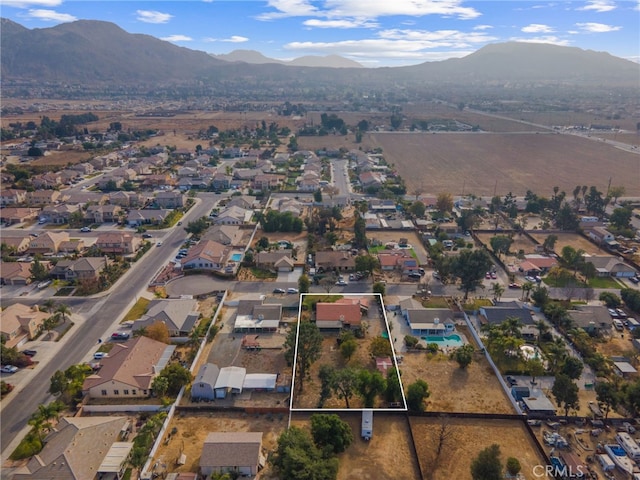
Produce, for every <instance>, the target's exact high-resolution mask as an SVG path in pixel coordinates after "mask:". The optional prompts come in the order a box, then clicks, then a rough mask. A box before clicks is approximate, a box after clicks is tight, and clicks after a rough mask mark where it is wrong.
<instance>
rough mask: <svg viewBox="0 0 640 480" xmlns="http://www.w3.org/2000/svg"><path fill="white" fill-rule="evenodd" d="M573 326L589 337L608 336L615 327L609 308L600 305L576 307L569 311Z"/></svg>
mask: <svg viewBox="0 0 640 480" xmlns="http://www.w3.org/2000/svg"><path fill="white" fill-rule="evenodd" d="M567 314H568V315H569V318H570V319H571V321H572V322H573V324H574V325H575V326H576V327H578V328H581V329H582V330H584V331H585V332H587V333H588V334H589V335H592V336H596V335H608V334H610V333H611V329H612V327H613V320H612V319H611V315H609V311H608V310H607V307H603V306H599V305H576V306H574V307H572V308H571V310H568V311H567Z"/></svg>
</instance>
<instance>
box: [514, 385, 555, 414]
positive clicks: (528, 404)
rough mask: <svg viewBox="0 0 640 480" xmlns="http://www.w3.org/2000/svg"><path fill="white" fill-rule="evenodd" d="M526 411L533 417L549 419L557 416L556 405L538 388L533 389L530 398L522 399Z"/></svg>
mask: <svg viewBox="0 0 640 480" xmlns="http://www.w3.org/2000/svg"><path fill="white" fill-rule="evenodd" d="M521 401H522V403H524V409H525V411H526V412H527V414H528V415H529V416H531V417H547V416H553V415H555V414H556V407H555V405H554V404H553V403H552V402H551V400H549V399H548V398H547V396H546V395H545V394H544V393H543V392H542V391H541V390H540V389H538V388H535V389H533V391H531V392H530V393H529V396H528V397H523V398H522V400H521Z"/></svg>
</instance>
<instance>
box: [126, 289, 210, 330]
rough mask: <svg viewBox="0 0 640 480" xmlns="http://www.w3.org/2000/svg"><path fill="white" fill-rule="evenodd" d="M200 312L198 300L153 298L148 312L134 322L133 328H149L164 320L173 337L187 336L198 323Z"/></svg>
mask: <svg viewBox="0 0 640 480" xmlns="http://www.w3.org/2000/svg"><path fill="white" fill-rule="evenodd" d="M199 320H200V312H198V301H197V300H193V299H185V298H181V299H155V300H152V301H151V302H150V303H149V305H148V307H147V312H146V313H145V314H144V315H143V316H142V317H140V318H139V319H138V320H136V321H135V322H134V323H133V330H140V329H142V328H147V327H150V326H151V325H153V324H154V323H157V322H162V323H164V324H165V325H166V327H167V329H168V330H169V335H170V336H172V337H180V336H182V337H186V336H189V335H190V334H191V332H192V331H193V329H194V328H195V327H196V326H197V325H198V322H199Z"/></svg>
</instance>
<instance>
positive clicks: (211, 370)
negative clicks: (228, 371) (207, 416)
mask: <svg viewBox="0 0 640 480" xmlns="http://www.w3.org/2000/svg"><path fill="white" fill-rule="evenodd" d="M218 375H220V368H219V367H218V366H217V365H215V364H213V363H205V364H204V365H202V366H201V367H200V370H198V374H197V375H196V378H195V379H194V381H193V383H192V384H191V401H192V402H199V401H207V402H211V401H213V400H214V399H215V392H214V387H215V385H216V381H217V380H218Z"/></svg>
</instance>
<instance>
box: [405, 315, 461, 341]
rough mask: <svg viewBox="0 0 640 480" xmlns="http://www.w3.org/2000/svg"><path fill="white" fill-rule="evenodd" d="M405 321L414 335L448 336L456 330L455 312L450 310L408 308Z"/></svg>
mask: <svg viewBox="0 0 640 480" xmlns="http://www.w3.org/2000/svg"><path fill="white" fill-rule="evenodd" d="M405 320H406V321H407V324H408V325H409V326H410V327H411V333H412V335H416V336H418V337H419V336H422V335H435V336H446V335H448V334H450V333H453V331H454V330H455V322H454V320H453V312H452V311H451V310H449V309H448V308H415V309H414V308H408V309H407V310H406V313H405Z"/></svg>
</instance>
